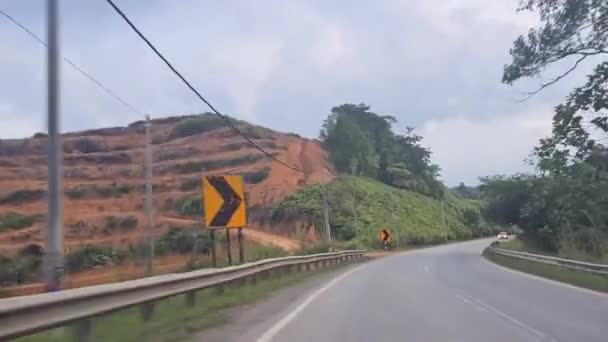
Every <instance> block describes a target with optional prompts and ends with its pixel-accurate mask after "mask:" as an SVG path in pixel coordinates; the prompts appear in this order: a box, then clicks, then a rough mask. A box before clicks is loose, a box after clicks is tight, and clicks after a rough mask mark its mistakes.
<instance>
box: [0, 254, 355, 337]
mask: <svg viewBox="0 0 608 342" xmlns="http://www.w3.org/2000/svg"><path fill="white" fill-rule="evenodd" d="M364 255H365V251H363V250H353V251H341V252H335V253H322V254H313V255H305V256H291V257H284V258H274V259H265V260H261V261H257V262H252V263H247V264H243V265H238V266H231V267H225V268H219V269H204V270H199V271H193V272H188V273H173V274H166V275H159V276H155V277H149V278H143V279H137V280H131V281H125V282H121V283H113V284H104V285H96V286H88V287H83V288H76V289H70V290H64V291H58V292H51V293H44V294H37V295H31V296H22V297H14V298H8V299H0V340H2V341H4V340H6V339H10V338H15V337H20V336H26V335H31V334H33V333H36V332H39V331H43V330H47V329H50V328H54V327H58V326H63V325H67V324H69V323H71V322H79V323H78V324H79V326H78V329H77V331H79V333H78V334H79V335H80V336H79V337H80V340H86V339H87V338H88V335H90V331H91V321H90V320H89V319H88V318H91V317H94V316H98V315H101V314H105V313H108V312H111V311H115V310H119V309H124V308H128V307H132V306H135V305H140V304H143V305H142V308H144V307H146V306H147V307H148V310H142V316H143V318H144V319H147V318H149V315H150V313H151V312H152V310H151V306H152V305H153V303H154V301H157V300H160V299H164V298H167V297H172V296H176V295H180V294H186V296H187V297H186V299H187V303H188V305H190V306H193V305H195V301H196V291H199V290H203V289H206V288H211V287H218V289H219V290H220V291H223V286H224V285H227V284H229V283H234V282H237V283H239V284H243V285H244V284H246V282H247V281H250V282H252V283H255V282H256V281H257V279H258V277H260V276H261V277H269V276H271V275H272V274H273V273H278V274H281V273H290V272H292V271H303V270H310V269H316V268H320V267H325V266H327V265H331V264H336V263H340V262H346V261H350V260H355V259H360V258H363V256H364ZM145 311H147V312H148V314H146V313H145Z"/></svg>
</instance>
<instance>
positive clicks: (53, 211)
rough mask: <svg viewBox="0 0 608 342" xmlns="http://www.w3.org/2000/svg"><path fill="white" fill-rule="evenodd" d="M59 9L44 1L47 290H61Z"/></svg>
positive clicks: (52, 1)
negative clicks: (45, 43) (46, 109)
mask: <svg viewBox="0 0 608 342" xmlns="http://www.w3.org/2000/svg"><path fill="white" fill-rule="evenodd" d="M58 12H59V9H58V4H57V0H48V2H47V25H48V27H47V35H48V37H47V38H48V39H47V42H48V49H47V105H48V135H49V138H48V139H49V140H48V144H49V145H48V167H49V172H48V173H49V175H48V213H47V224H48V234H47V243H48V246H47V248H48V251H47V255H46V260H45V262H46V284H47V289H48V290H49V291H57V290H59V289H60V288H61V280H62V278H63V232H62V227H61V226H62V212H61V211H62V203H61V161H62V150H61V137H60V135H59V99H60V93H59V92H60V90H59V87H60V84H59V83H60V82H59V58H60V57H59V18H58V17H59V13H58Z"/></svg>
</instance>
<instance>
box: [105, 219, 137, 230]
mask: <svg viewBox="0 0 608 342" xmlns="http://www.w3.org/2000/svg"><path fill="white" fill-rule="evenodd" d="M105 220H106V223H105V227H106V228H107V229H109V230H116V229H120V230H122V231H127V230H132V229H135V228H137V223H138V220H137V217H135V216H127V217H116V216H113V215H110V216H106V217H105Z"/></svg>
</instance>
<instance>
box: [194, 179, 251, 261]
mask: <svg viewBox="0 0 608 342" xmlns="http://www.w3.org/2000/svg"><path fill="white" fill-rule="evenodd" d="M202 190H203V203H204V211H205V224H206V225H207V227H208V228H210V229H211V240H212V242H213V248H212V254H213V255H212V258H213V260H214V262H213V264H214V266H217V264H216V252H215V233H214V229H217V228H225V229H226V250H227V257H228V264H229V265H232V251H231V245H230V228H238V229H239V235H238V244H239V259H240V262H241V263H242V262H243V259H244V257H243V243H242V236H241V234H242V233H241V229H242V228H243V227H244V226H245V224H246V222H247V216H246V210H245V192H244V190H243V177H242V176H236V175H230V176H205V177H203V189H202Z"/></svg>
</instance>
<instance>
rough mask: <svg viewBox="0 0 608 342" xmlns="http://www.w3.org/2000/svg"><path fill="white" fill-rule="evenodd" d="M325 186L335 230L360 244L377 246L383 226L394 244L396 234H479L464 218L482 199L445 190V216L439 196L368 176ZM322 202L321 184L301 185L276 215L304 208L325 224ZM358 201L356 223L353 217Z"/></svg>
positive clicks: (428, 239) (424, 240)
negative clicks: (421, 192) (466, 197)
mask: <svg viewBox="0 0 608 342" xmlns="http://www.w3.org/2000/svg"><path fill="white" fill-rule="evenodd" d="M345 183H348V186H347V185H346V184H345ZM351 189H353V190H354V193H355V197H353V194H352V191H351ZM327 191H328V202H329V206H330V212H331V215H330V224H331V228H332V232H333V233H334V234H335V236H336V238H337V239H338V240H347V241H348V240H350V241H352V240H354V244H356V245H358V246H362V247H366V248H379V247H380V244H379V231H380V230H381V229H382V228H388V229H390V230H391V231H393V243H394V244H396V241H395V239H397V238H398V239H399V241H400V245H402V246H404V245H427V244H437V243H441V242H445V241H447V240H463V239H468V238H472V237H477V236H478V235H477V233H476V231H474V229H473V227H469V226H467V224H465V219H464V213H465V212H467V211H470V210H472V211H477V212H479V210H480V207H481V202H479V201H475V200H467V199H462V198H458V197H456V196H455V195H453V194H451V193H447V194H446V197H445V202H444V205H443V207H444V208H443V213H444V215H443V216H444V221H442V209H441V207H442V204H441V202H440V201H438V200H437V199H435V198H432V197H429V196H425V195H421V194H419V193H415V192H412V191H408V190H400V189H396V188H393V187H390V186H388V185H385V184H383V183H381V182H378V181H375V180H372V179H369V178H364V177H341V179H339V180H335V181H333V182H331V183H330V184H328V186H327ZM355 198H356V200H355ZM322 203H323V202H322V195H321V187H320V186H319V185H311V186H307V187H303V188H301V189H300V190H298V191H297V192H296V193H294V194H293V195H291V196H290V197H288V198H287V199H285V200H284V201H282V202H280V203H278V204H277V205H275V206H274V208H273V213H272V220H273V221H274V222H282V221H283V220H286V219H289V218H290V216H292V215H296V214H297V215H301V214H302V213H303V215H305V216H308V217H309V219H310V220H311V221H312V223H314V224H315V225H316V226H317V227H322V226H323V219H322V217H323V208H322ZM355 206H356V211H357V216H358V219H359V220H358V225H357V224H356V222H355V220H354V217H355V215H354V210H355ZM294 213H295V214H294ZM393 214H395V216H393Z"/></svg>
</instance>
